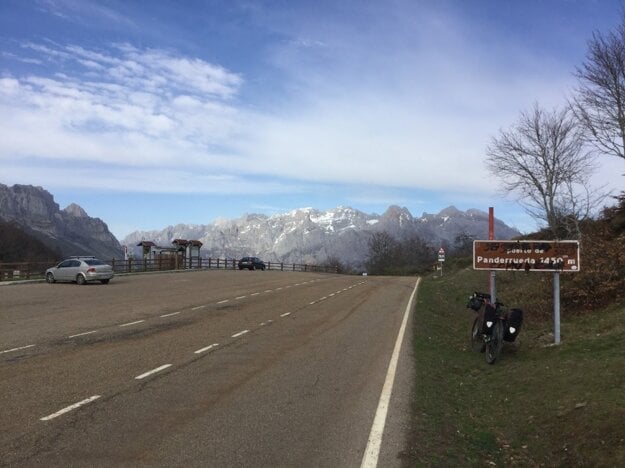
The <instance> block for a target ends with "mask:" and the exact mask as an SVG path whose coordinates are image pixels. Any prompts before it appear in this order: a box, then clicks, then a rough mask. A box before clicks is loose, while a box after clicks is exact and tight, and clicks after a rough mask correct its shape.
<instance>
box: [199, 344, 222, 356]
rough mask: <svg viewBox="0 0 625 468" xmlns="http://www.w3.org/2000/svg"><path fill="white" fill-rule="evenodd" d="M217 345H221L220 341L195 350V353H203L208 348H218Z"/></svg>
mask: <svg viewBox="0 0 625 468" xmlns="http://www.w3.org/2000/svg"><path fill="white" fill-rule="evenodd" d="M217 346H219V343H213V344H212V345H209V346H207V347H206V348H201V349H198V350H197V351H194V353H195V354H201V353H204V352H206V351H208V350H211V349H213V348H216V347H217Z"/></svg>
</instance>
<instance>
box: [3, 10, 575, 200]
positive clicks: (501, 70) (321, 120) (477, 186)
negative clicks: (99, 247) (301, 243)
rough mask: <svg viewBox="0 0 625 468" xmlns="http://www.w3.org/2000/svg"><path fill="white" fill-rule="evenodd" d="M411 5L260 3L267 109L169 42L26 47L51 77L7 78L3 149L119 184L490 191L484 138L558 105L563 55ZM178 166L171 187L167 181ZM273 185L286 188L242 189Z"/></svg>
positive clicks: (231, 77) (7, 156) (239, 80)
mask: <svg viewBox="0 0 625 468" xmlns="http://www.w3.org/2000/svg"><path fill="white" fill-rule="evenodd" d="M410 4H411V2H407V3H403V2H396V3H393V5H394V6H395V7H397V5H400V6H401V8H393V7H388V8H386V7H385V8H383V10H384V14H383V15H380V14H379V13H380V11H378V10H377V9H378V8H380V7H377V6H371V5H370V6H368V7H363V11H360V10H359V11H358V12H355V13H354V14H356V15H362V16H361V17H360V20H361V21H362V22H359V21H355V22H347V21H345V20H344V19H342V18H338V19H337V18H336V17H325V16H324V17H321V18H319V17H317V16H316V15H303V16H298V17H297V20H295V21H294V20H293V19H294V16H291V15H284V13H283V12H276V13H275V14H271V13H268V12H266V11H265V12H264V16H263V17H262V24H263V26H264V27H266V28H268V29H270V30H275V31H278V32H279V34H281V35H282V36H283V37H285V38H286V40H284V41H281V42H280V43H279V45H276V44H275V43H273V45H272V47H271V48H270V49H269V50H270V57H269V60H270V61H271V63H272V64H273V66H275V67H276V68H277V70H278V72H279V73H278V75H279V77H278V80H279V83H276V85H279V89H280V90H281V91H283V94H282V95H280V96H279V97H278V98H277V99H276V100H277V101H278V103H279V104H278V105H276V106H275V107H274V108H271V109H269V110H266V111H258V110H251V109H254V101H253V97H252V98H251V99H250V100H249V101H246V102H242V94H244V93H241V91H242V90H244V89H245V86H246V81H248V80H249V81H252V80H254V78H255V77H254V76H246V77H245V80H244V77H243V75H242V74H241V73H238V72H233V71H230V70H227V69H226V68H224V67H222V66H220V65H218V64H214V63H209V62H207V61H205V60H201V59H199V58H196V57H188V56H182V55H180V54H177V53H176V52H174V51H171V50H164V49H157V48H147V49H142V48H138V47H136V46H134V45H132V44H129V43H122V44H115V45H112V46H110V48H108V49H106V50H103V49H100V50H92V49H89V48H86V47H83V46H80V45H68V46H63V45H59V44H55V43H53V42H47V43H46V44H35V43H28V44H24V47H25V50H27V51H28V52H29V53H32V54H35V55H36V57H30V58H29V60H33V61H36V62H39V63H47V64H48V66H49V68H50V69H51V70H53V73H51V74H49V75H48V76H42V75H38V74H32V75H30V76H28V75H24V76H12V77H10V76H9V77H6V76H5V77H4V78H0V115H1V116H2V117H0V119H1V123H2V125H0V141H1V142H2V143H1V144H0V160H2V163H3V165H4V166H11V165H14V167H15V171H17V172H19V171H21V170H22V169H23V168H22V167H21V166H20V165H19V164H17V163H16V160H17V159H20V158H22V159H23V158H30V159H32V160H36V161H38V162H39V163H38V164H36V165H35V166H34V167H33V171H36V170H37V169H36V168H37V167H40V168H41V170H44V171H46V172H45V173H44V174H42V175H41V176H40V177H41V178H45V177H46V174H48V175H49V174H51V173H52V172H51V171H49V168H50V166H55V165H56V167H59V168H60V169H59V171H60V172H61V173H63V174H65V172H64V169H62V168H61V166H63V165H65V164H67V163H68V162H71V163H73V164H77V165H87V166H90V165H97V166H98V167H100V168H101V170H100V173H101V174H102V175H101V178H102V177H106V182H103V187H104V186H105V187H108V188H110V189H120V190H121V189H124V188H126V187H128V186H132V187H133V188H136V189H137V190H140V189H141V188H143V189H145V190H147V191H154V190H159V188H160V190H162V191H165V192H175V191H181V192H184V193H188V192H193V191H203V190H207V189H205V188H201V187H204V186H205V184H206V183H207V180H208V181H209V182H210V184H208V185H210V186H211V187H212V188H211V189H210V190H211V191H214V190H222V191H223V192H224V193H230V192H232V191H236V190H239V189H238V188H236V186H237V184H238V183H239V182H241V180H242V177H248V176H250V177H249V178H251V176H254V175H263V176H267V179H270V180H275V179H276V178H278V179H280V178H281V179H285V180H296V181H303V182H313V183H319V182H320V183H337V184H345V183H346V184H362V185H364V186H371V187H374V186H381V187H396V188H420V189H426V190H431V191H447V192H449V191H454V192H462V191H464V192H466V193H472V194H482V195H484V194H490V193H493V192H494V191H495V189H496V187H497V181H494V180H492V179H491V178H489V175H488V174H487V173H486V171H485V169H484V167H483V163H482V160H483V158H484V150H485V147H486V145H487V143H488V140H489V139H490V137H491V136H493V135H495V134H496V132H497V131H498V129H499V128H502V127H507V126H509V125H510V124H512V123H513V122H514V120H516V118H517V116H518V113H519V111H521V110H523V109H524V108H527V107H528V106H530V105H531V104H532V103H533V102H534V101H536V100H539V101H541V103H542V104H544V105H546V106H552V105H556V104H558V103H561V102H563V100H564V97H565V94H566V92H567V90H568V89H570V86H571V83H572V78H571V75H570V70H569V66H568V65H567V64H560V63H558V64H556V66H554V65H553V57H547V56H545V57H541V56H540V55H539V53H537V52H536V51H528V50H525V49H524V48H523V46H522V45H517V44H510V43H507V42H506V41H505V39H502V41H501V43H498V44H484V42H483V39H482V38H481V37H480V36H479V34H477V33H476V31H475V30H474V29H473V27H472V25H470V24H465V23H464V22H463V21H462V19H459V18H456V17H454V16H453V15H449V12H445V11H443V12H441V11H428V10H427V9H426V8H418V9H417V8H414V7H410V9H409V11H407V10H405V8H406V5H410ZM363 23H366V24H367V28H362V27H361V26H362V24H363ZM265 50H266V49H265ZM270 86H271V89H269V88H268V89H266V90H264V91H265V92H267V93H268V94H269V93H271V92H272V91H274V89H273V83H272V84H271V85H270ZM33 136H36V137H33ZM42 161H47V162H46V163H43V162H42ZM181 168H184V171H183V173H182V174H181V173H176V174H177V176H178V177H177V181H178V182H176V183H167V182H166V177H164V176H162V175H163V174H171V173H172V171H179V170H180V169H181ZM187 168H189V169H187ZM131 171H136V172H132V175H130V174H131ZM249 178H246V180H248V182H249ZM28 180H31V179H28ZM179 181H183V183H180V182H179ZM230 182H232V183H230ZM40 183H41V184H42V185H49V184H46V183H45V181H42V182H40ZM264 184H268V186H269V190H282V189H283V188H284V185H281V186H279V187H278V186H275V185H274V186H271V183H268V182H265V183H253V184H249V185H248V187H249V188H250V190H251V189H254V190H258V191H259V192H262V191H265V189H263V187H264ZM295 184H296V183H295V182H293V183H292V184H291V183H289V184H288V186H289V187H290V188H291V189H293V186H294V185H295Z"/></svg>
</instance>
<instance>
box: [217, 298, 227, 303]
mask: <svg viewBox="0 0 625 468" xmlns="http://www.w3.org/2000/svg"><path fill="white" fill-rule="evenodd" d="M226 302H230V299H224V300H223V301H219V302H218V303H217V304H225V303H226Z"/></svg>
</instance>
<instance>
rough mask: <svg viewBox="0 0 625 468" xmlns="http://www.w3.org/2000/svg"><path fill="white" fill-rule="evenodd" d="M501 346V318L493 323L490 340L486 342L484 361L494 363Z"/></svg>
mask: <svg viewBox="0 0 625 468" xmlns="http://www.w3.org/2000/svg"><path fill="white" fill-rule="evenodd" d="M502 347H503V324H502V323H501V320H497V321H496V322H495V324H494V325H493V331H492V334H491V336H490V340H489V341H488V343H486V362H487V363H489V364H494V363H495V361H496V360H497V359H498V358H499V355H500V354H501V348H502Z"/></svg>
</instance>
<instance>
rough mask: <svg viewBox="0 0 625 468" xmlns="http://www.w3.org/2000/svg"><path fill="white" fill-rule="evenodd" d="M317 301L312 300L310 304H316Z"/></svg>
mask: <svg viewBox="0 0 625 468" xmlns="http://www.w3.org/2000/svg"><path fill="white" fill-rule="evenodd" d="M316 303H317V301H312V302H309V303H308V305H314V304H316Z"/></svg>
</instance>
